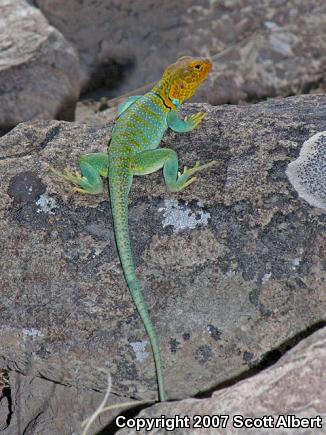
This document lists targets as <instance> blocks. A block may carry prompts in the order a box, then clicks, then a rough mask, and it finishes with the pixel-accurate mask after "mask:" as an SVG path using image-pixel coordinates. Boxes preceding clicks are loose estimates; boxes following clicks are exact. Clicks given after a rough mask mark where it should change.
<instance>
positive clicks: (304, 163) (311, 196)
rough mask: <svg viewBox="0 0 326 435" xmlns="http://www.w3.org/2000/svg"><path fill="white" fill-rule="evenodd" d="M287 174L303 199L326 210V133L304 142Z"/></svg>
mask: <svg viewBox="0 0 326 435" xmlns="http://www.w3.org/2000/svg"><path fill="white" fill-rule="evenodd" d="M286 174H287V176H288V178H289V180H290V182H291V183H292V185H293V187H294V188H295V190H296V191H297V192H298V194H299V196H300V197H301V198H303V199H305V200H306V201H307V202H308V203H309V204H311V205H313V206H315V207H319V208H323V209H324V210H326V131H321V132H319V133H317V134H315V135H314V136H312V137H311V138H310V139H308V140H307V141H306V142H304V144H303V146H302V148H301V151H300V155H299V157H298V158H297V159H296V160H294V161H293V162H291V163H290V164H289V165H288V168H287V170H286Z"/></svg>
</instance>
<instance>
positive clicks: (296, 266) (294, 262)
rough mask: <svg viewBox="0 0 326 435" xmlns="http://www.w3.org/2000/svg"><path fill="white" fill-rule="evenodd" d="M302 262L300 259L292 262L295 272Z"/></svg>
mask: <svg viewBox="0 0 326 435" xmlns="http://www.w3.org/2000/svg"><path fill="white" fill-rule="evenodd" d="M300 261H301V259H300V258H294V259H293V260H292V269H293V270H296V269H297V268H298V267H299V266H300Z"/></svg>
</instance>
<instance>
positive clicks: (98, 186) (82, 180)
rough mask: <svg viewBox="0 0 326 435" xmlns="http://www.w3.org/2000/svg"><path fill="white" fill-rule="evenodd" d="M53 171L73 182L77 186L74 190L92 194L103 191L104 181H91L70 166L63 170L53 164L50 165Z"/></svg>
mask: <svg viewBox="0 0 326 435" xmlns="http://www.w3.org/2000/svg"><path fill="white" fill-rule="evenodd" d="M49 169H50V171H51V172H53V173H54V174H55V175H57V176H58V177H60V178H63V179H64V180H67V181H69V182H70V183H73V184H74V185H75V187H74V188H73V189H72V191H73V192H78V193H87V194H91V195H96V194H98V193H102V191H103V186H102V182H101V180H100V182H97V183H93V184H92V183H90V181H89V179H87V177H84V176H83V175H82V174H81V173H80V172H79V171H71V170H70V169H69V168H65V169H64V171H63V172H60V171H57V170H56V169H55V168H53V167H52V166H49Z"/></svg>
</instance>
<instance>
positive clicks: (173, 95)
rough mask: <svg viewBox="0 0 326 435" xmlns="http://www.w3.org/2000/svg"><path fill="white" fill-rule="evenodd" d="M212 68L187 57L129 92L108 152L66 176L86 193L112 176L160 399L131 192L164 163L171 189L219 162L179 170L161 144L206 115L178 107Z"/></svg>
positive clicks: (119, 234) (117, 225)
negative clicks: (136, 256) (134, 242)
mask: <svg viewBox="0 0 326 435" xmlns="http://www.w3.org/2000/svg"><path fill="white" fill-rule="evenodd" d="M211 69H212V64H211V62H210V61H209V60H208V59H203V58H192V57H189V56H183V57H181V58H180V59H178V60H177V61H176V62H175V63H173V64H171V65H169V66H168V67H167V68H166V70H165V71H164V74H163V76H162V78H161V80H160V81H159V82H158V83H157V84H156V85H155V86H154V87H153V89H152V90H151V91H150V92H148V93H147V94H145V95H143V96H141V95H136V96H131V97H128V98H127V99H126V100H125V101H124V102H123V103H122V104H121V105H120V106H119V108H118V118H117V120H116V122H115V125H114V128H113V130H112V136H111V140H110V142H109V147H108V153H107V154H105V153H92V154H85V155H82V156H81V158H80V162H79V164H80V170H81V172H75V173H72V172H70V171H68V170H66V171H65V172H64V174H60V173H59V172H57V171H54V172H56V173H57V174H59V175H61V176H63V177H64V178H65V179H66V180H69V181H70V182H72V183H74V184H75V186H76V187H75V188H74V190H75V191H77V192H81V193H89V194H99V193H102V192H103V181H102V178H101V177H108V181H109V193H110V202H111V209H112V215H113V224H114V233H115V239H116V244H117V248H118V252H119V257H120V261H121V265H122V269H123V273H124V276H125V279H126V282H127V284H128V287H129V289H130V292H131V296H132V298H133V300H134V303H135V305H136V307H137V310H138V312H139V315H140V317H141V319H142V321H143V323H144V326H145V329H146V332H147V334H148V337H149V340H150V344H151V348H152V351H153V355H154V360H155V366H156V373H157V382H158V389H159V399H160V401H164V400H166V392H165V387H164V378H163V364H162V359H161V353H160V348H159V344H158V340H157V336H156V333H155V330H154V328H153V325H152V322H151V319H150V316H149V312H148V309H147V305H146V302H145V300H144V296H143V292H142V288H141V285H140V282H139V280H138V278H137V276H136V271H135V265H134V262H133V258H132V253H131V246H130V240H129V230H128V194H129V190H130V187H131V183H132V178H133V176H134V175H146V174H150V173H152V172H155V171H157V170H159V169H161V168H163V176H164V179H165V183H166V186H167V189H168V190H169V191H170V192H177V191H180V190H181V189H184V188H185V187H187V186H189V185H190V184H191V183H193V182H194V181H195V180H196V177H193V175H194V174H195V173H196V172H198V171H201V170H203V169H206V168H209V167H210V166H212V165H214V164H215V163H216V162H215V161H211V162H209V163H206V164H204V165H200V163H199V162H196V164H195V166H194V167H193V168H187V167H185V168H184V170H183V173H180V172H178V157H177V154H176V152H175V151H173V150H172V149H170V148H159V144H160V142H161V139H162V137H163V135H164V133H165V131H166V130H167V128H168V127H170V128H171V129H172V130H174V131H176V132H180V133H182V132H188V131H190V130H192V129H194V128H195V127H196V126H197V125H198V124H199V123H200V122H201V121H202V120H203V118H204V117H205V116H206V114H207V113H206V112H197V113H195V114H194V115H191V116H189V117H188V118H184V119H181V118H180V117H179V116H178V113H177V109H178V107H179V106H180V104H182V103H183V102H184V101H185V100H187V99H189V98H190V97H191V96H192V95H193V94H194V93H195V91H196V89H197V87H198V86H199V85H200V83H201V82H202V81H203V80H204V79H205V78H206V77H207V75H208V74H209V72H210V71H211Z"/></svg>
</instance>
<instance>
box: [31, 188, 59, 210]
mask: <svg viewBox="0 0 326 435" xmlns="http://www.w3.org/2000/svg"><path fill="white" fill-rule="evenodd" d="M36 205H37V206H38V208H37V210H36V211H37V213H41V212H43V213H47V214H55V212H54V211H53V210H55V209H56V208H57V207H58V205H57V203H56V201H55V199H54V198H52V197H51V196H48V195H47V194H46V193H43V194H42V195H41V196H40V197H39V199H38V200H37V201H36Z"/></svg>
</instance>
